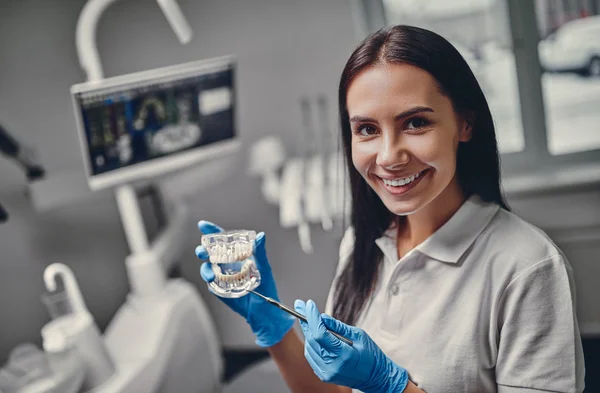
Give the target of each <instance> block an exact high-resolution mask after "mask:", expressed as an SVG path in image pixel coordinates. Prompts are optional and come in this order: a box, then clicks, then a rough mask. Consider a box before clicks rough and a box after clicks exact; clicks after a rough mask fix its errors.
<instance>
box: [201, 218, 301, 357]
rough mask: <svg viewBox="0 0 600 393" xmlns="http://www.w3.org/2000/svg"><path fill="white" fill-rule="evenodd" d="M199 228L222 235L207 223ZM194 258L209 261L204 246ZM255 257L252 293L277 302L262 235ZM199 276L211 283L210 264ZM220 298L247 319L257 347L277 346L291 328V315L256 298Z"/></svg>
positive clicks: (250, 296)
mask: <svg viewBox="0 0 600 393" xmlns="http://www.w3.org/2000/svg"><path fill="white" fill-rule="evenodd" d="M198 229H200V232H202V233H203V234H211V233H219V232H223V229H222V228H221V227H219V226H218V225H216V224H213V223H212V222H208V221H200V222H199V223H198ZM196 256H197V257H198V258H199V259H201V260H204V261H206V260H208V252H207V251H206V249H205V248H204V247H203V246H198V247H196ZM254 258H255V260H256V267H257V269H258V271H259V272H260V285H259V286H258V287H257V288H256V289H255V291H256V292H259V293H261V294H263V295H265V296H268V297H270V298H273V299H275V300H277V301H279V295H278V294H277V287H276V285H275V279H274V278H273V273H272V271H271V266H270V265H269V260H268V259H267V251H266V248H265V234H264V232H260V233H259V234H258V235H257V236H256V239H255V240H254ZM200 275H201V276H202V279H203V280H204V281H206V283H210V282H212V281H213V280H214V279H215V275H214V272H213V270H212V267H211V264H210V262H204V263H203V264H202V266H201V268H200ZM219 299H221V301H222V302H223V303H225V304H226V305H227V306H229V308H231V309H232V310H233V311H235V312H237V313H238V314H240V315H241V316H242V317H244V318H245V319H246V322H248V324H249V325H250V328H251V329H252V332H253V333H254V335H255V336H256V344H258V345H260V346H261V347H270V346H273V345H275V344H277V343H278V342H280V341H281V340H282V339H283V337H284V336H285V335H286V334H287V332H288V331H290V329H291V328H292V326H293V325H294V318H293V317H292V316H290V315H288V314H286V313H285V312H283V311H281V310H280V309H278V308H277V307H275V306H273V305H271V304H269V303H267V302H266V301H264V300H263V299H261V298H260V297H258V296H256V295H253V294H248V295H245V296H242V297H240V298H237V299H232V298H223V297H219Z"/></svg>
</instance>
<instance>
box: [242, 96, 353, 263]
mask: <svg viewBox="0 0 600 393" xmlns="http://www.w3.org/2000/svg"><path fill="white" fill-rule="evenodd" d="M300 102H301V112H302V124H303V127H302V131H301V138H300V140H299V142H298V146H300V147H299V149H298V152H297V153H298V154H296V155H295V156H292V157H289V158H287V159H286V152H285V148H284V147H283V143H282V141H281V140H280V139H279V138H277V137H276V136H273V135H270V136H267V137H264V138H262V139H260V140H258V141H257V142H255V143H254V145H253V146H252V148H251V150H250V162H249V173H250V174H251V175H253V176H259V177H260V178H261V191H262V194H263V197H264V198H265V200H266V201H267V202H268V203H271V204H276V205H279V225H280V226H281V227H283V228H294V227H296V228H297V230H298V238H299V241H300V246H301V248H302V250H303V251H304V252H305V253H307V254H310V253H312V252H313V246H312V240H311V236H310V233H311V229H310V225H311V224H314V223H320V224H321V227H322V228H323V230H325V231H331V230H332V229H333V223H334V220H336V219H345V218H347V217H348V216H349V208H350V204H349V199H350V194H349V190H348V181H347V178H346V171H345V166H344V157H343V156H342V155H341V154H340V152H337V151H335V147H336V143H335V139H336V137H335V134H334V133H332V132H330V126H329V118H328V107H327V101H326V98H325V96H324V95H319V96H318V97H317V106H318V123H319V124H320V127H319V130H318V131H317V127H313V123H312V114H311V110H310V100H309V98H308V97H304V98H302V99H301V101H300Z"/></svg>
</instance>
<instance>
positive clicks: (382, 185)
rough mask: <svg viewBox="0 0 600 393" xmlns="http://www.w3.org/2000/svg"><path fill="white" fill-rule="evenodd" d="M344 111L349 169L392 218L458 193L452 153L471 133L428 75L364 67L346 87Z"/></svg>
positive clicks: (397, 68) (393, 66)
mask: <svg viewBox="0 0 600 393" xmlns="http://www.w3.org/2000/svg"><path fill="white" fill-rule="evenodd" d="M347 108H348V114H349V117H350V125H351V128H352V161H353V164H354V166H355V168H356V169H357V170H358V172H359V173H360V174H361V175H362V176H363V177H364V179H365V180H366V181H367V183H368V184H369V185H370V186H371V187H372V188H373V190H374V191H375V192H376V193H377V195H379V197H380V198H381V200H382V201H383V203H384V204H385V205H386V207H387V208H388V209H389V210H390V211H391V212H392V213H394V214H396V215H408V214H411V213H414V212H416V211H418V210H420V209H421V208H423V207H424V206H426V205H428V204H429V203H430V202H431V201H433V200H434V199H436V198H437V197H438V196H440V195H442V194H443V193H444V192H445V191H446V192H460V189H459V187H458V181H457V180H456V177H455V173H456V152H457V149H458V144H459V142H461V141H468V140H469V139H470V134H471V128H470V126H469V125H468V124H467V122H466V121H464V120H463V119H462V118H460V117H459V116H457V114H456V113H455V111H454V109H453V107H452V102H451V101H450V99H449V98H448V97H446V96H444V95H443V94H442V93H441V92H440V91H439V88H438V85H437V83H436V81H435V79H434V78H433V77H432V76H431V75H430V74H429V73H427V72H425V71H423V70H421V69H420V68H417V67H414V66H411V65H407V64H384V65H378V66H374V67H370V68H367V69H365V70H363V71H362V72H361V73H359V74H358V75H357V76H356V77H355V78H354V80H353V81H352V83H351V84H350V86H349V88H348V92H347ZM441 199H444V196H443V195H442V197H441Z"/></svg>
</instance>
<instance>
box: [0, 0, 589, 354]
mask: <svg viewBox="0 0 600 393" xmlns="http://www.w3.org/2000/svg"><path fill="white" fill-rule="evenodd" d="M83 3H84V2H83V1H75V0H69V1H65V0H19V1H8V0H2V3H1V7H2V10H1V12H0V122H2V124H4V125H5V126H6V127H7V128H8V129H9V130H12V131H13V132H14V133H16V134H17V135H18V136H19V137H20V138H21V139H23V140H24V141H26V142H27V143H29V144H31V145H33V146H35V147H37V148H38V149H39V150H40V151H41V158H42V160H43V162H44V163H45V165H46V166H47V168H48V169H49V171H50V172H51V173H57V172H59V171H60V170H61V169H64V168H66V169H72V168H77V167H79V166H80V163H81V157H80V153H79V150H78V143H77V140H76V136H75V131H74V119H73V114H72V110H71V106H70V105H71V104H70V100H69V94H68V88H69V86H70V85H72V84H74V83H78V82H81V81H82V80H83V78H84V76H83V73H82V72H81V71H80V69H79V66H78V64H77V59H76V54H75V45H74V34H73V33H74V31H75V24H76V20H77V16H78V13H79V11H80V9H81V7H82V5H83ZM350 3H351V2H349V1H348V0H327V1H324V0H305V1H294V0H285V1H284V0H252V1H248V0H202V1H201V0H186V1H184V0H180V4H181V5H182V7H183V9H184V10H185V12H186V14H187V15H188V18H189V19H190V22H191V24H192V27H193V29H194V31H195V37H194V40H193V42H192V43H190V44H189V45H187V46H185V47H183V46H181V45H180V44H179V43H178V42H177V40H176V38H175V36H174V35H173V33H172V32H171V30H170V28H169V26H168V25H167V22H166V21H165V20H164V18H163V16H162V14H161V13H160V11H159V9H158V7H157V5H156V4H155V3H154V2H153V1H152V0H144V1H142V0H122V1H121V2H119V3H117V4H115V5H113V6H112V8H110V9H109V11H108V12H107V13H106V14H105V17H104V18H103V19H102V21H101V23H100V28H99V31H98V40H99V49H100V53H101V54H102V59H104V67H105V72H106V75H107V76H111V75H117V74H121V73H128V72H133V71H138V70H144V69H150V68H154V67H159V66H165V65H170V64H176V63H180V62H185V61H191V60H197V59H202V58H208V57H213V56H220V55H228V54H235V55H237V56H238V59H239V78H238V80H239V87H240V94H239V98H240V100H239V109H240V113H239V119H240V126H241V129H240V132H241V133H242V135H243V139H244V141H245V142H248V141H250V140H252V139H254V138H258V137H260V136H262V135H265V134H268V133H277V134H278V135H280V136H281V137H282V138H283V139H284V140H285V142H286V144H287V146H288V147H289V148H290V149H291V150H293V144H294V142H295V141H297V140H298V137H297V133H298V132H300V127H299V124H300V113H299V105H298V98H299V97H300V96H301V95H303V94H316V93H320V92H324V93H327V94H328V96H329V98H330V104H331V105H330V107H331V110H332V116H331V117H332V122H333V121H334V120H333V110H334V106H335V105H334V103H335V91H336V84H337V79H338V77H339V72H340V71H341V68H342V67H343V64H344V62H345V60H346V58H347V56H348V55H349V53H350V51H351V50H352V48H353V46H354V44H355V39H354V32H353V30H352V25H351V23H352V15H351V10H350ZM240 154H245V153H244V152H242V153H240ZM199 173H200V172H199ZM190 181H197V182H198V184H199V192H198V197H197V199H196V200H195V201H194V202H193V204H192V206H191V211H192V215H193V217H195V218H197V219H200V218H204V219H210V220H215V221H217V222H218V223H219V224H221V225H223V226H225V227H229V228H234V227H252V228H256V229H259V230H264V231H266V232H267V234H268V238H267V244H268V249H269V255H270V259H271V264H272V265H273V270H274V273H275V275H276V277H277V279H278V285H279V288H280V293H281V297H282V299H283V300H284V301H285V302H287V303H290V304H291V303H292V302H293V300H294V299H295V298H305V299H307V298H313V299H316V300H317V301H318V302H319V303H320V304H321V305H323V302H324V300H325V296H326V292H327V290H328V286H329V283H330V281H331V278H332V276H333V269H334V265H335V263H336V258H337V255H336V254H337V243H338V241H339V238H340V237H341V228H340V227H339V226H338V227H337V228H338V229H337V230H336V231H335V232H334V233H333V234H325V233H322V232H320V231H318V230H317V229H316V228H315V232H316V233H315V234H314V237H313V238H314V241H315V249H316V252H315V254H314V255H312V256H308V255H305V254H303V253H302V252H301V250H300V247H299V244H298V241H297V238H296V232H295V230H282V229H281V228H280V227H279V225H278V220H277V216H278V210H277V207H274V206H270V205H267V204H266V203H265V202H264V201H263V200H262V198H261V197H260V192H259V185H258V183H257V181H256V180H255V179H248V178H247V177H246V176H245V174H244V172H243V168H240V172H239V173H238V174H236V175H235V176H232V177H231V178H230V179H227V181H225V182H223V184H221V185H219V186H218V187H216V186H215V187H214V188H211V189H209V190H204V189H202V187H201V183H202V179H201V176H200V175H199V176H198V178H196V179H190ZM23 189H24V182H23V179H22V175H21V174H20V173H19V171H18V170H17V169H16V168H15V167H14V166H13V165H11V164H9V163H8V162H5V161H4V160H2V163H1V164H0V202H2V204H4V205H5V206H6V207H7V209H9V211H10V212H11V213H12V215H13V218H12V220H11V221H10V222H9V223H8V224H7V225H1V226H0V250H2V253H1V255H2V256H1V257H0V312H1V314H0V315H1V318H2V322H1V323H0V361H1V360H3V359H4V358H5V357H6V355H7V353H8V351H9V350H10V349H11V348H13V347H14V346H15V345H16V344H18V343H20V342H23V341H26V340H30V341H33V342H36V343H39V341H40V338H39V329H40V328H41V326H42V325H43V324H44V323H45V322H46V321H47V320H48V317H47V315H46V310H45V308H44V307H43V306H42V304H41V303H40V301H39V296H40V294H41V293H42V291H43V285H42V272H43V269H44V267H45V266H46V265H48V264H50V263H52V262H63V263H66V264H68V265H69V266H71V267H72V268H73V270H74V271H75V274H76V275H77V278H78V280H79V283H80V285H81V287H82V290H83V294H84V297H85V299H86V301H87V304H88V307H89V308H90V310H91V311H92V313H93V314H94V316H95V317H96V319H97V321H98V323H99V325H100V327H101V328H104V327H105V326H106V324H107V323H108V321H109V320H110V318H111V317H112V316H113V314H114V312H115V311H116V309H117V308H118V306H119V305H120V304H121V303H122V302H123V301H124V299H125V296H126V293H127V291H128V284H127V280H126V276H125V269H124V264H123V261H124V258H125V256H126V255H127V251H128V250H127V245H126V242H125V238H124V234H123V230H122V228H121V224H120V222H119V217H118V214H117V209H116V205H115V202H114V198H113V196H112V195H111V194H110V193H108V192H100V193H97V194H94V195H92V196H91V197H90V198H89V199H88V200H86V201H84V203H82V204H79V205H74V206H70V207H66V208H62V209H60V210H57V211H53V212H51V213H42V214H39V213H36V212H35V211H33V209H32V208H31V207H30V205H29V204H28V202H27V199H26V198H25V197H24V194H23ZM574 201H575V202H574ZM511 202H512V203H513V205H514V208H515V210H516V212H517V213H519V214H522V215H523V216H524V217H525V218H527V219H530V220H531V221H532V222H534V223H536V224H539V225H540V226H542V227H544V228H548V229H549V230H553V231H555V232H556V233H559V234H562V236H563V239H566V240H565V241H564V242H563V243H561V245H563V246H564V248H565V250H566V251H567V253H568V255H569V257H570V258H571V262H572V264H573V265H574V268H575V270H576V275H577V283H578V295H579V300H580V301H579V311H580V318H581V319H582V321H584V322H585V323H586V324H587V325H586V326H592V325H593V324H594V323H598V324H600V316H598V311H597V310H596V309H595V308H594V307H595V305H594V300H596V299H598V298H599V296H598V294H599V291H598V288H597V285H596V284H595V282H597V279H598V277H600V272H599V271H598V266H599V265H598V258H597V255H599V254H600V246H599V243H600V242H598V241H597V239H596V240H590V239H587V240H586V239H584V240H583V241H582V240H581V238H577V236H575V237H573V236H571V237H569V236H568V235H569V234H570V233H572V232H575V233H580V232H582V231H583V232H585V233H587V232H586V229H585V228H587V227H588V226H591V227H595V228H598V227H600V217H599V216H598V213H597V212H598V211H600V196H599V194H598V192H597V191H594V192H588V193H578V194H561V195H558V196H557V195H549V196H548V195H546V196H543V195H536V196H534V197H532V198H519V197H516V196H515V197H511ZM591 212H596V213H591ZM579 227H581V228H583V229H578V228H579ZM565 234H566V235H565ZM573 239H575V240H573ZM198 240H199V236H198V234H197V233H196V231H195V230H194V228H191V229H190V234H189V239H188V240H187V244H188V247H187V248H188V249H189V253H188V254H187V255H186V256H185V257H184V258H183V260H182V266H183V274H184V276H185V277H186V278H187V279H189V280H190V281H192V282H194V283H197V284H198V287H199V289H200V291H201V293H202V294H203V295H204V298H205V299H206V301H207V302H208V303H209V305H210V307H211V309H212V311H213V313H214V315H215V317H216V319H217V323H218V326H219V329H220V332H221V338H222V340H223V341H224V344H225V345H226V346H228V347H236V348H241V347H252V345H253V338H252V336H251V334H250V332H249V330H248V329H247V328H246V326H245V324H244V323H243V322H242V321H241V320H240V318H238V317H237V316H235V315H233V313H232V312H230V311H228V310H227V309H226V308H225V307H224V306H222V305H221V304H220V303H219V302H218V301H217V300H216V299H215V298H214V297H212V296H208V295H207V293H206V290H205V288H204V285H203V284H202V282H201V280H200V278H199V276H198V268H199V263H198V262H197V260H196V259H195V257H194V256H193V249H194V247H195V245H196V244H197V243H198ZM599 331H600V329H599Z"/></svg>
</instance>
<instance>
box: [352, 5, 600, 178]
mask: <svg viewBox="0 0 600 393" xmlns="http://www.w3.org/2000/svg"><path fill="white" fill-rule="evenodd" d="M362 6H363V11H364V15H365V19H366V24H367V27H368V30H369V31H375V30H377V29H379V28H381V27H382V26H384V25H394V24H410V25H415V26H420V27H424V28H427V29H430V30H433V31H435V32H437V33H439V34H441V35H442V36H444V37H445V38H447V39H448V40H449V41H450V42H452V43H453V44H454V45H455V46H456V47H457V49H458V50H459V52H461V53H462V54H463V57H464V58H465V60H466V61H467V63H469V64H470V65H471V67H472V69H473V71H474V73H475V75H476V76H477V79H478V81H479V83H480V85H481V87H482V89H483V91H484V94H485V95H486V98H487V99H488V102H489V105H490V109H491V110H492V114H493V116H494V121H495V123H496V132H497V137H498V143H499V148H500V152H501V153H502V154H503V157H504V158H503V167H504V169H505V172H509V173H515V172H522V171H523V169H524V168H525V169H532V168H533V169H536V168H539V167H542V168H545V167H554V168H557V167H560V166H562V165H564V164H577V163H589V162H591V161H595V162H599V161H600V38H599V37H600V15H599V14H600V0H534V1H523V0H452V1H448V0H362ZM597 15H598V16H597ZM507 169H508V170H507Z"/></svg>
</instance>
